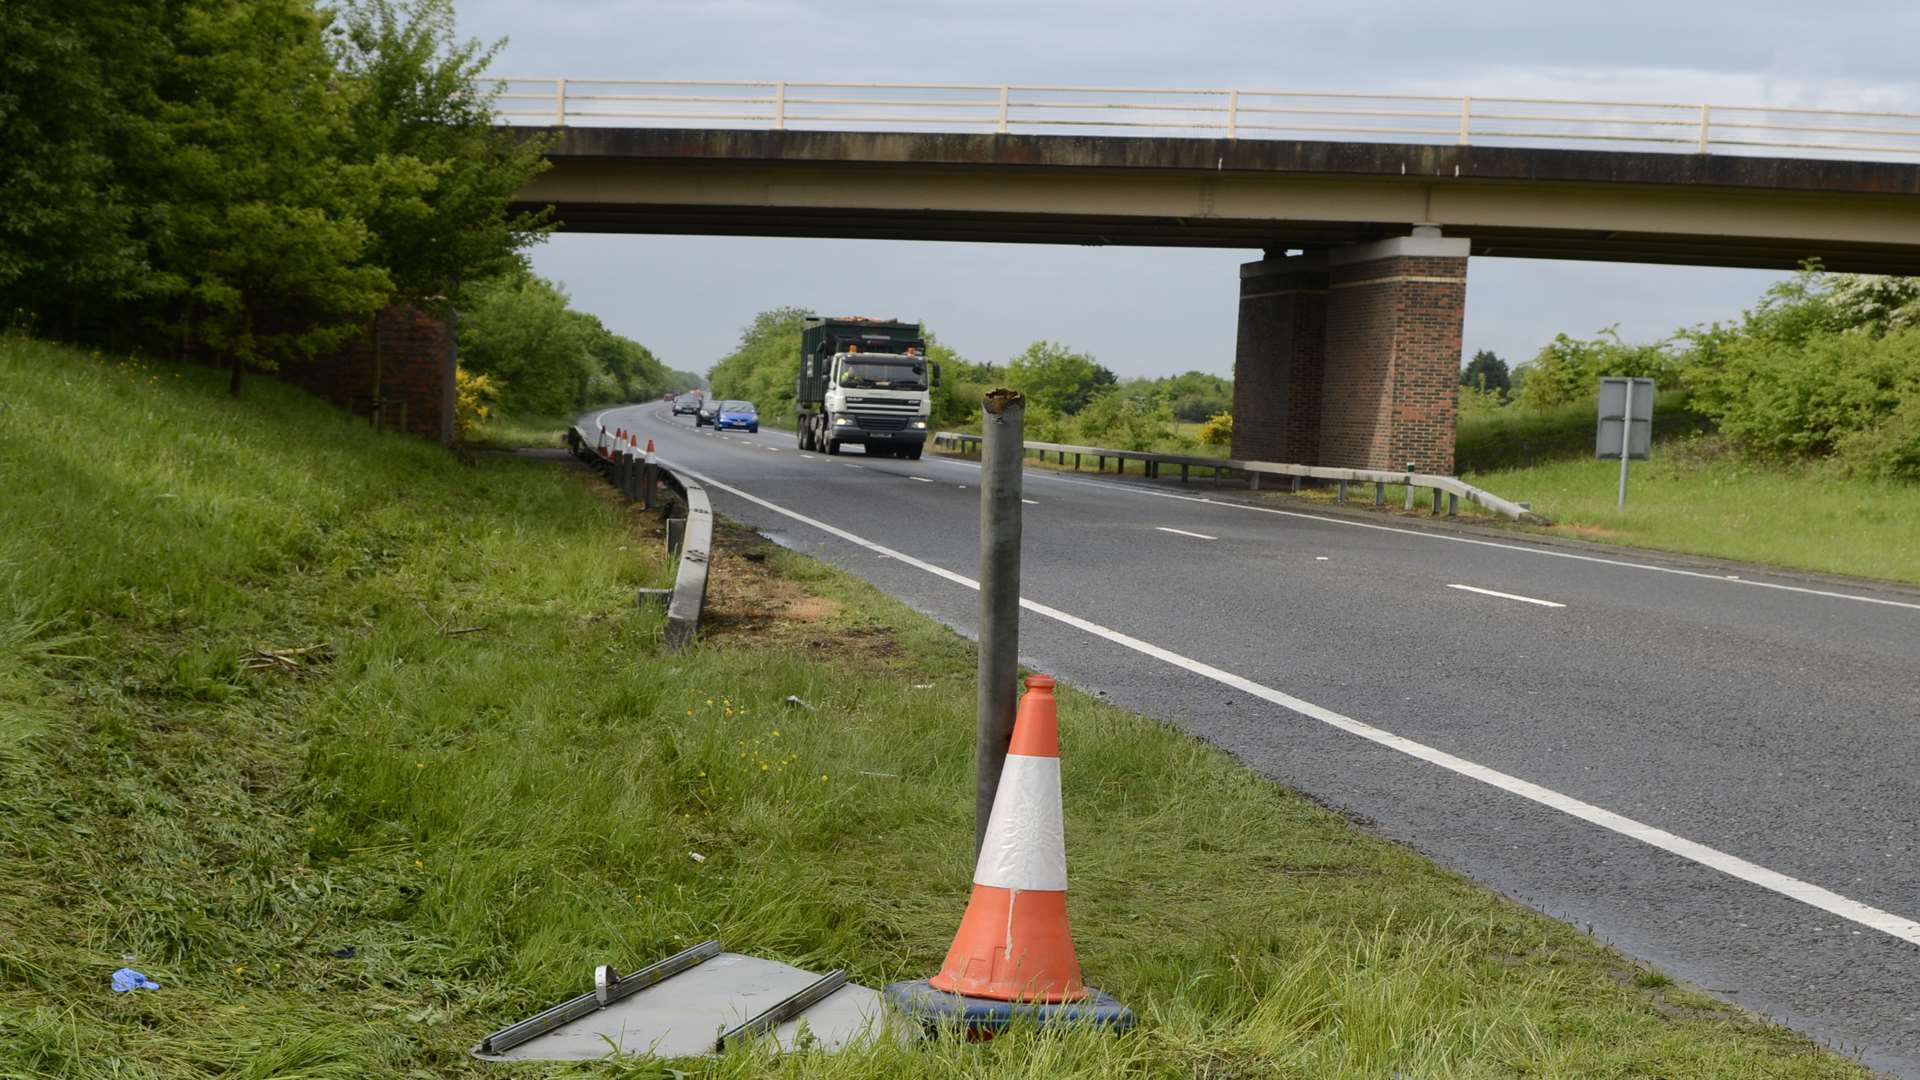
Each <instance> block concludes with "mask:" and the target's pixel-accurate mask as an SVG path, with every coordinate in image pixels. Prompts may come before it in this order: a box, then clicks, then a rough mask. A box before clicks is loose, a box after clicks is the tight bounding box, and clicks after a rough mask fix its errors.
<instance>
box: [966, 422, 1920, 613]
mask: <svg viewBox="0 0 1920 1080" xmlns="http://www.w3.org/2000/svg"><path fill="white" fill-rule="evenodd" d="M928 460H931V461H940V462H944V463H946V464H948V465H952V466H955V467H956V468H962V469H974V470H978V469H979V468H980V466H979V465H978V464H977V463H975V462H971V461H956V460H954V459H952V458H948V457H939V458H930V459H928ZM1030 475H1033V476H1036V477H1038V478H1041V479H1044V480H1046V481H1048V482H1049V483H1054V484H1074V485H1076V486H1079V487H1090V488H1098V489H1100V490H1101V491H1124V492H1129V493H1131V494H1134V495H1147V496H1151V497H1153V498H1156V499H1178V500H1180V501H1181V502H1194V503H1206V504H1208V505H1210V506H1220V507H1226V508H1228V509H1232V510H1245V511H1248V512H1251V513H1256V514H1274V515H1277V516H1279V517H1290V518H1299V519H1301V520H1303V521H1317V522H1319V523H1321V524H1323V525H1345V526H1348V527H1351V528H1355V529H1373V530H1376V531H1378V532H1388V533H1398V534H1399V535H1401V536H1408V537H1415V538H1418V539H1421V540H1444V541H1447V542H1448V543H1453V544H1472V545H1474V546H1475V547H1490V548H1502V549H1504V550H1507V551H1520V552H1525V553H1526V554H1528V555H1545V556H1549V557H1551V558H1555V559H1572V560H1574V561H1575V562H1588V563H1599V564H1600V565H1602V566H1618V567H1622V568H1624V569H1627V570H1651V571H1653V572H1654V573H1659V574H1677V575H1679V576H1680V577H1690V578H1700V579H1703V580H1706V581H1723V582H1727V583H1729V584H1733V585H1751V586H1753V587H1754V588H1757V589H1778V590H1779V591H1781V592H1792V593H1800V594H1802V595H1805V596H1824V597H1826V598H1828V599H1830V600H1855V601H1858V602H1860V603H1862V604H1880V605H1882V606H1885V607H1897V608H1907V609H1908V610H1911V611H1920V603H1915V602H1913V601H1911V600H1888V599H1885V598H1884V597H1879V596H1859V595H1857V594H1854V593H1843V592H1833V591H1832V590H1830V589H1810V588H1808V587H1807V586H1805V585H1782V584H1780V583H1779V582H1776V581H1755V580H1753V579H1751V578H1743V577H1741V576H1739V575H1738V574H1710V573H1706V572H1704V571H1701V570H1682V569H1681V568H1679V567H1677V566H1654V565H1653V564H1651V563H1637V562H1629V561H1627V560H1626V559H1609V558H1607V557H1605V556H1603V555H1582V554H1579V553H1578V552H1573V551H1554V550H1551V549H1549V548H1543V547H1529V546H1527V545H1525V544H1503V543H1501V542H1499V541H1498V540H1480V539H1476V538H1475V537H1471V536H1454V535H1452V534H1451V533H1443V532H1426V531H1424V530H1414V529H1402V528H1397V527H1395V526H1392V525H1376V524H1374V523H1373V522H1370V521H1348V520H1346V519H1345V518H1335V517H1323V516H1321V515H1319V514H1303V513H1301V512H1300V511H1298V510H1280V509H1277V508H1275V507H1271V506H1252V505H1249V504H1247V503H1241V502H1223V501H1220V500H1215V499H1209V498H1206V497H1204V496H1200V495H1181V494H1179V493H1178V492H1172V491H1153V490H1150V489H1148V488H1143V487H1138V486H1136V485H1135V484H1131V483H1126V482H1123V481H1112V480H1109V481H1104V482H1103V481H1098V480H1075V479H1073V478H1072V477H1067V476H1057V475H1054V474H1052V473H1049V472H1045V471H1041V472H1035V473H1032V474H1030Z"/></svg>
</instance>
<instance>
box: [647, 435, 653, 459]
mask: <svg viewBox="0 0 1920 1080" xmlns="http://www.w3.org/2000/svg"><path fill="white" fill-rule="evenodd" d="M647 456H648V457H652V456H653V440H652V439H648V440H647Z"/></svg>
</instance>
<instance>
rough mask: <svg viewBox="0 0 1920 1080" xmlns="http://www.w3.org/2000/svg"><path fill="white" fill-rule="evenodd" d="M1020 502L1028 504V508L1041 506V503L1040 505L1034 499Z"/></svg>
mask: <svg viewBox="0 0 1920 1080" xmlns="http://www.w3.org/2000/svg"><path fill="white" fill-rule="evenodd" d="M1020 501H1021V502H1023V503H1026V504H1027V505H1028V506H1039V505H1040V504H1039V503H1038V502H1037V501H1035V500H1033V499H1021V500H1020Z"/></svg>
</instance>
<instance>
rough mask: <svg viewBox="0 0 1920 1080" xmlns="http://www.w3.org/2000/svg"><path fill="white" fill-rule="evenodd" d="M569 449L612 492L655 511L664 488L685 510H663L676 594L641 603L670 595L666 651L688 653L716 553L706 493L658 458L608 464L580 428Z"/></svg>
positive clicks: (646, 593) (655, 594) (617, 457)
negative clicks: (675, 554)
mask: <svg viewBox="0 0 1920 1080" xmlns="http://www.w3.org/2000/svg"><path fill="white" fill-rule="evenodd" d="M567 444H568V445H569V446H571V447H573V450H574V453H575V455H576V456H578V457H579V458H580V459H581V460H582V461H584V462H586V463H587V464H588V465H589V466H592V467H593V468H595V469H597V470H598V471H600V472H601V473H602V474H603V475H605V476H606V477H607V479H608V480H609V481H610V482H612V484H613V485H614V488H615V489H616V490H618V491H619V492H620V493H621V494H623V495H626V496H627V497H628V498H630V499H635V500H637V501H639V502H641V503H642V504H643V505H645V506H648V507H652V506H653V504H654V486H655V485H656V484H657V483H665V484H666V485H667V486H668V487H669V488H671V489H672V490H673V492H674V494H675V495H676V496H677V497H678V501H679V503H680V504H681V505H683V506H685V507H686V514H685V516H684V517H676V516H672V515H671V512H670V509H669V508H668V507H666V506H664V505H662V506H661V509H662V511H663V512H667V513H668V514H669V516H668V520H667V547H668V550H669V551H673V550H676V549H677V550H678V551H679V553H680V564H679V568H678V570H676V571H675V573H674V580H673V588H672V589H671V590H670V591H667V590H652V589H643V590H641V592H640V595H639V597H638V602H640V603H643V604H644V603H649V602H654V601H656V600H657V599H658V598H659V593H660V592H662V591H666V592H667V596H666V602H667V627H666V640H667V646H668V647H669V648H671V649H675V650H684V649H686V648H688V647H690V646H691V645H692V644H693V642H694V638H695V637H696V636H697V635H698V633H699V630H700V615H701V613H702V612H703V611H704V610H705V608H706V603H707V568H708V566H709V565H710V563H711V560H712V553H713V505H712V503H711V501H709V500H708V498H707V492H706V489H705V488H702V487H701V486H700V485H699V484H698V483H695V482H694V481H692V480H690V479H688V478H686V477H683V476H681V475H679V474H678V473H676V472H674V470H673V468H672V466H671V465H669V464H667V463H666V462H664V461H661V460H660V459H659V458H658V457H648V456H646V455H638V456H636V455H633V454H631V453H626V452H619V453H616V454H614V455H613V460H611V461H609V460H607V459H606V458H603V457H602V456H601V455H600V454H599V453H598V450H597V441H596V440H592V439H589V438H588V437H587V433H586V432H584V431H582V430H581V429H579V428H574V429H571V430H569V431H568V432H567ZM650 594H651V595H650Z"/></svg>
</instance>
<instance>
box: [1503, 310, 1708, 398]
mask: <svg viewBox="0 0 1920 1080" xmlns="http://www.w3.org/2000/svg"><path fill="white" fill-rule="evenodd" d="M1673 346H1674V343H1673V342H1671V341H1661V342H1653V343H1649V344H1637V345H1636V344H1629V343H1627V342H1624V341H1621V340H1620V334H1619V333H1618V332H1617V331H1616V330H1615V329H1614V328H1613V327H1608V328H1607V329H1605V330H1602V331H1600V333H1599V334H1598V335H1597V336H1595V337H1592V338H1587V339H1584V340H1583V339H1580V338H1570V337H1568V336H1567V335H1565V334H1556V335H1554V338H1553V341H1552V342H1550V343H1549V344H1548V345H1547V346H1546V347H1545V348H1543V349H1541V350H1540V352H1539V354H1538V355H1537V356H1535V357H1534V358H1533V359H1532V360H1530V361H1528V362H1527V363H1526V364H1525V365H1524V370H1525V371H1526V375H1525V377H1524V379H1523V380H1522V381H1521V382H1520V386H1519V390H1518V391H1517V396H1518V399H1519V402H1520V404H1522V405H1524V406H1526V407H1527V408H1530V409H1554V408H1558V407H1560V406H1562V405H1571V404H1573V403H1575V402H1584V401H1592V400H1593V399H1594V395H1595V394H1596V393H1598V391H1599V386H1600V380H1601V379H1602V378H1603V377H1606V376H1612V375H1624V376H1631V377H1634V378H1644V379H1654V380H1656V381H1657V382H1659V383H1660V384H1661V385H1663V386H1664V385H1667V384H1669V383H1671V381H1672V379H1673V378H1674V375H1675V373H1676V371H1677V370H1678V368H1679V367H1680V365H1681V363H1682V358H1681V357H1680V356H1679V355H1676V353H1675V352H1674V348H1673Z"/></svg>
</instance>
